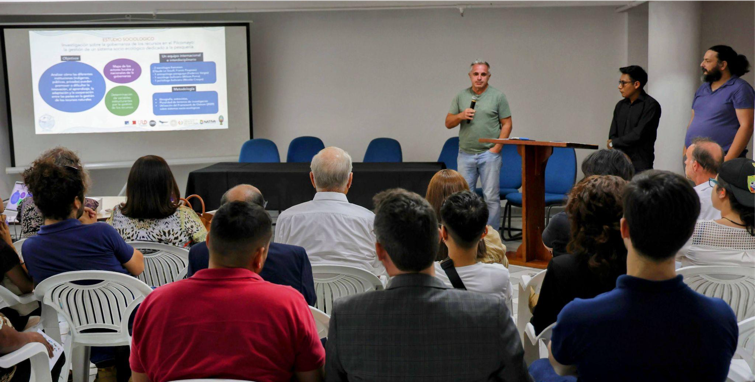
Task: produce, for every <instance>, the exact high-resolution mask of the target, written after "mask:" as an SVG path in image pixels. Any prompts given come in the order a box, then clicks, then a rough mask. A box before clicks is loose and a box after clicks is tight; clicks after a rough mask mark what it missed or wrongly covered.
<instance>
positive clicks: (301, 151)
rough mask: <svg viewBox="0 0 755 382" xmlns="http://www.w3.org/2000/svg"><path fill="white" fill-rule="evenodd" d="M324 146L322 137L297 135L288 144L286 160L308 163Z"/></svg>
mask: <svg viewBox="0 0 755 382" xmlns="http://www.w3.org/2000/svg"><path fill="white" fill-rule="evenodd" d="M324 148H325V144H324V143H322V139H320V138H317V137H298V138H294V140H293V141H291V144H289V145H288V154H287V155H286V162H289V163H291V162H300V163H301V162H304V163H309V162H311V161H312V158H313V157H314V156H315V155H317V153H319V152H320V150H322V149H324Z"/></svg>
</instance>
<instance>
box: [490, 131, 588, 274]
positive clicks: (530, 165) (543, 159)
mask: <svg viewBox="0 0 755 382" xmlns="http://www.w3.org/2000/svg"><path fill="white" fill-rule="evenodd" d="M480 142H487V143H495V144H504V145H516V146H518V147H517V151H518V152H519V155H521V156H522V245H520V246H519V249H517V251H516V254H515V255H510V256H508V255H507V256H508V258H509V263H511V264H514V265H523V266H527V267H534V268H546V267H547V266H548V262H550V260H551V258H552V257H553V256H552V255H551V254H550V252H548V250H547V249H545V246H544V245H543V229H544V228H545V165H546V164H547V163H548V157H550V156H551V154H552V153H553V148H554V147H566V148H575V149H591V150H597V149H598V146H597V145H588V144H583V143H569V142H544V141H529V140H518V139H480Z"/></svg>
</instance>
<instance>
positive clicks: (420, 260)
mask: <svg viewBox="0 0 755 382" xmlns="http://www.w3.org/2000/svg"><path fill="white" fill-rule="evenodd" d="M375 205H376V210H375V234H376V235H377V243H376V244H375V247H376V250H377V255H378V257H379V258H380V261H381V262H382V263H383V265H384V266H385V269H386V270H387V271H388V274H389V275H390V276H393V278H392V279H391V281H390V283H389V284H388V286H387V288H386V290H382V291H374V292H367V293H361V294H357V295H353V296H349V297H342V298H340V299H338V300H336V301H335V305H334V308H333V312H332V315H331V318H330V329H329V331H328V342H327V344H326V346H327V362H326V369H327V380H328V381H355V380H370V381H381V380H391V381H419V380H422V381H488V380H495V381H508V382H513V381H531V378H530V376H529V374H527V370H526V365H525V364H524V358H523V356H524V351H523V350H522V344H521V342H520V341H519V334H518V333H517V330H516V327H515V325H514V322H513V321H512V320H511V318H510V317H509V316H510V315H509V311H508V309H507V308H506V305H505V304H504V301H503V299H502V298H500V297H497V296H491V295H484V294H479V293H471V292H467V291H463V290H456V289H450V288H448V287H446V286H445V285H444V284H443V283H442V282H440V281H439V280H438V279H436V278H435V277H434V274H435V268H434V266H433V260H435V255H436V254H437V253H438V245H439V241H438V239H439V238H438V221H437V219H436V217H435V212H434V211H433V209H432V207H431V206H430V204H429V203H428V202H427V201H426V200H425V199H424V198H422V197H421V196H419V195H417V194H415V193H411V192H408V191H405V190H401V189H394V190H388V191H384V192H381V193H380V194H378V195H376V196H375ZM483 225H484V223H483Z"/></svg>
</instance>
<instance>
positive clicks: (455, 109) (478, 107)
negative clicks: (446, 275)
mask: <svg viewBox="0 0 755 382" xmlns="http://www.w3.org/2000/svg"><path fill="white" fill-rule="evenodd" d="M469 79H470V80H471V81H472V86H471V87H469V88H467V89H464V90H462V91H461V92H459V94H457V95H456V98H454V100H453V102H452V103H451V109H450V110H449V111H448V115H447V116H446V128H448V129H453V128H454V127H456V126H459V124H461V128H460V130H459V157H458V159H457V160H458V164H459V173H461V175H462V176H463V177H464V179H466V181H467V183H468V184H469V187H470V188H471V189H474V188H475V187H476V186H477V178H478V177H479V178H480V182H481V183H482V193H483V196H484V198H485V203H486V204H487V206H488V212H489V218H488V225H490V226H492V227H493V228H495V229H498V228H499V227H500V224H501V200H500V195H499V190H500V187H499V184H500V183H499V182H500V179H499V178H500V173H501V150H502V149H503V145H494V144H492V143H481V142H480V141H479V140H480V139H481V138H491V139H495V138H508V137H509V134H511V111H510V110H509V103H508V101H507V100H506V95H504V94H503V93H502V92H501V91H500V90H498V89H495V88H494V87H492V86H490V85H488V80H489V79H490V65H489V64H488V63H487V62H485V61H482V60H477V61H475V62H473V63H472V65H471V70H470V71H469ZM478 114H479V115H478Z"/></svg>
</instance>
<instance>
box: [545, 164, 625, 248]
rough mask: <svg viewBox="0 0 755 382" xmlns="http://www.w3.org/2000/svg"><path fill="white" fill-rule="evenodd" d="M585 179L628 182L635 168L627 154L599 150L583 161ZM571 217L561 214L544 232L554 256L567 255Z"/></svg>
mask: <svg viewBox="0 0 755 382" xmlns="http://www.w3.org/2000/svg"><path fill="white" fill-rule="evenodd" d="M582 173H583V174H584V175H585V178H587V177H589V176H592V175H615V176H618V177H620V178H622V179H624V180H626V181H627V182H628V181H630V180H632V177H633V176H634V166H633V165H632V162H631V161H630V160H629V157H627V155H626V154H624V153H623V152H621V151H619V150H598V151H595V152H593V153H592V154H590V155H588V156H587V158H585V160H583V161H582ZM569 224H570V223H569V216H568V215H567V214H566V212H559V213H557V214H555V215H553V217H552V218H551V219H550V222H548V226H546V227H545V230H544V231H543V244H545V247H546V248H548V249H549V250H551V253H553V256H559V255H563V254H565V253H567V250H566V246H567V244H569V241H570V240H571V228H570V225H569Z"/></svg>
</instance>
